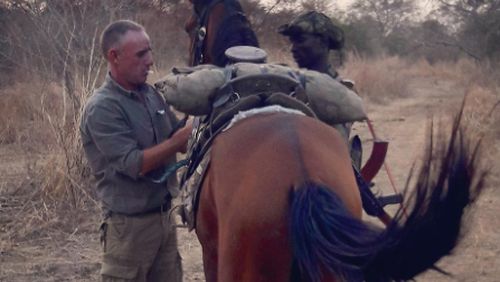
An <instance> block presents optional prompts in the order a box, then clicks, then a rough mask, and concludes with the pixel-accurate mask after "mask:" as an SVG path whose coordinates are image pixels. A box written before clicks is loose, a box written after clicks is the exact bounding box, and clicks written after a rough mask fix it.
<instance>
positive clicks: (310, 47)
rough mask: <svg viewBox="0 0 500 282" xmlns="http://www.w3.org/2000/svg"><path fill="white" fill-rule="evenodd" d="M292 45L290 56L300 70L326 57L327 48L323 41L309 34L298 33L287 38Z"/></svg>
mask: <svg viewBox="0 0 500 282" xmlns="http://www.w3.org/2000/svg"><path fill="white" fill-rule="evenodd" d="M289 38H290V42H291V43H292V54H293V58H294V59H295V62H297V64H298V65H299V67H301V68H309V67H311V66H314V65H315V64H316V63H317V61H318V60H322V59H324V58H325V54H326V56H328V51H329V50H328V46H326V43H325V42H324V40H323V39H322V38H321V37H320V36H317V35H314V34H310V33H299V34H294V35H292V36H290V37H289Z"/></svg>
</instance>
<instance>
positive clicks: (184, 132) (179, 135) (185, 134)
mask: <svg viewBox="0 0 500 282" xmlns="http://www.w3.org/2000/svg"><path fill="white" fill-rule="evenodd" d="M192 131H193V120H192V119H189V120H188V121H187V123H186V125H185V126H184V127H183V128H181V129H179V130H177V131H176V132H175V133H174V135H172V137H171V138H170V139H172V140H175V142H176V144H178V147H179V149H178V151H179V152H181V153H186V150H187V143H188V140H189V137H190V136H191V132H192Z"/></svg>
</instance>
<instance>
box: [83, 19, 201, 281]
mask: <svg viewBox="0 0 500 282" xmlns="http://www.w3.org/2000/svg"><path fill="white" fill-rule="evenodd" d="M101 48H102V52H103V55H104V57H105V58H106V60H107V61H108V69H109V72H108V74H107V76H106V79H105V81H104V83H103V85H102V86H101V87H100V88H99V89H97V90H96V91H95V93H94V95H93V96H92V97H91V98H90V99H89V100H88V102H87V105H86V107H85V110H84V113H83V116H82V121H81V125H80V131H81V138H82V143H83V148H84V150H85V154H86V157H87V159H88V161H89V164H90V166H91V168H92V171H93V174H94V175H95V177H96V180H97V195H98V197H99V199H100V201H101V204H102V207H103V212H104V213H103V214H104V220H103V223H102V225H101V242H102V246H103V258H102V268H101V276H102V280H103V281H181V280H182V267H181V258H180V256H179V253H178V250H177V236H176V230H175V225H174V224H173V221H172V220H171V219H170V217H169V215H168V209H169V208H170V204H171V199H172V196H173V195H172V192H170V191H171V190H172V191H173V188H175V186H174V184H175V183H173V182H175V181H170V183H169V184H168V185H167V184H164V183H163V184H162V183H158V181H153V179H158V175H160V174H161V173H162V172H163V171H164V169H165V166H168V165H171V164H173V163H174V162H175V155H176V153H177V152H182V151H185V148H186V143H187V139H188V137H189V135H190V132H191V126H186V127H184V128H182V129H180V130H179V131H177V132H176V133H175V134H173V135H172V136H171V137H170V138H169V137H168V136H169V135H170V134H171V133H172V132H173V128H174V123H175V122H177V119H176V118H175V116H174V115H173V113H172V112H171V111H170V110H169V108H168V106H167V105H166V104H165V102H164V100H163V99H162V98H161V97H160V96H159V95H158V94H157V93H156V92H155V91H154V90H153V88H152V87H151V86H150V85H148V84H147V83H146V79H147V76H148V73H149V70H150V68H151V66H152V65H153V57H152V50H151V46H150V41H149V36H148V35H147V33H146V31H145V29H144V28H143V27H142V26H141V25H139V24H137V23H135V22H132V21H127V20H120V21H117V22H114V23H112V24H110V25H109V26H108V27H106V29H105V30H104V32H103V33H102V37H101Z"/></svg>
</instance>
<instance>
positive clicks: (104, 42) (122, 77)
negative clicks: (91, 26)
mask: <svg viewBox="0 0 500 282" xmlns="http://www.w3.org/2000/svg"><path fill="white" fill-rule="evenodd" d="M101 49H102V53H103V55H104V57H105V58H106V60H107V61H108V63H109V68H110V73H111V76H112V77H113V79H115V81H116V82H118V83H119V84H120V85H121V86H122V87H124V88H125V89H128V90H136V89H137V88H138V87H140V86H141V85H142V84H144V83H145V82H146V79H147V76H148V72H149V69H150V67H151V66H152V65H153V56H152V53H151V45H150V42H149V36H148V35H147V33H146V31H145V30H144V27H142V26H141V25H139V24H138V23H135V22H133V21H129V20H119V21H116V22H113V23H111V24H110V25H108V26H107V27H106V28H105V29H104V31H103V33H102V36H101Z"/></svg>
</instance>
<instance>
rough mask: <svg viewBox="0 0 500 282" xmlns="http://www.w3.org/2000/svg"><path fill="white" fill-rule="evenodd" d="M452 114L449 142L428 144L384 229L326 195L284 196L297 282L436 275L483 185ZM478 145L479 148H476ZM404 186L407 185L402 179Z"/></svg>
mask: <svg viewBox="0 0 500 282" xmlns="http://www.w3.org/2000/svg"><path fill="white" fill-rule="evenodd" d="M460 116H461V115H459V116H458V117H457V118H456V120H455V123H454V126H453V129H452V134H451V137H450V139H449V142H448V143H445V142H443V143H441V144H440V145H439V146H437V147H436V146H435V144H433V138H432V134H431V142H430V145H429V148H428V152H427V156H426V157H425V160H424V162H423V164H422V169H421V172H420V174H419V176H418V179H417V181H416V187H415V189H414V190H413V191H412V192H411V194H410V195H409V197H407V199H408V200H407V201H406V205H407V206H408V207H410V208H411V210H410V211H409V214H408V216H407V218H406V219H404V216H403V212H402V210H401V209H400V210H399V211H398V213H397V214H396V217H395V219H394V221H393V223H392V224H391V225H390V226H389V227H387V228H386V229H385V230H382V229H377V228H375V227H373V226H370V225H368V224H366V223H364V222H362V221H360V220H358V219H356V218H354V217H352V216H351V215H350V214H349V213H348V211H347V210H346V208H345V207H344V205H343V204H342V202H341V200H340V198H339V197H338V196H337V195H335V194H334V193H333V192H332V191H331V190H329V189H327V188H326V187H322V186H320V185H316V184H314V183H305V184H304V186H303V187H301V188H299V189H297V190H295V191H294V192H293V193H292V196H291V227H290V228H291V234H292V235H291V236H292V238H291V239H292V248H293V254H294V264H295V265H296V266H298V269H299V271H300V273H301V274H300V275H301V278H302V279H304V280H306V281H321V279H322V275H323V274H324V273H325V271H327V272H330V273H333V274H334V275H336V276H337V277H340V278H342V279H345V280H346V281H363V280H364V281H376V282H378V281H407V280H410V279H412V278H413V277H415V276H416V275H418V274H419V273H421V272H423V271H425V270H427V269H430V268H434V269H438V268H437V267H435V263H436V262H437V261H438V260H439V259H440V258H442V257H443V256H446V255H449V254H450V253H451V251H452V250H453V248H454V247H455V246H456V245H457V242H458V240H459V238H460V227H461V219H462V215H463V213H464V211H465V208H466V207H467V206H469V205H470V204H471V203H473V202H474V201H475V200H476V199H477V197H478V196H479V194H480V193H481V191H482V190H483V187H484V181H485V177H486V172H485V171H484V170H479V169H478V166H479V163H478V161H479V158H478V148H479V146H478V145H476V146H475V147H472V146H470V145H471V144H470V143H469V142H467V141H466V140H465V138H464V135H463V134H462V133H461V129H460V126H459V124H460ZM478 144H479V143H478ZM408 182H409V181H408Z"/></svg>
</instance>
